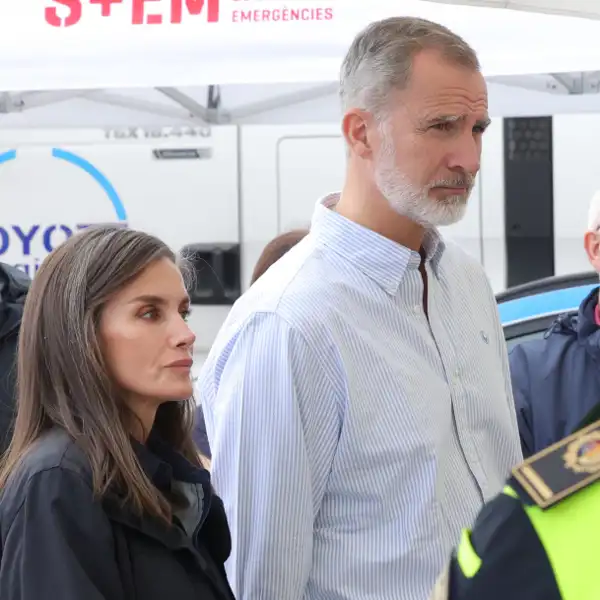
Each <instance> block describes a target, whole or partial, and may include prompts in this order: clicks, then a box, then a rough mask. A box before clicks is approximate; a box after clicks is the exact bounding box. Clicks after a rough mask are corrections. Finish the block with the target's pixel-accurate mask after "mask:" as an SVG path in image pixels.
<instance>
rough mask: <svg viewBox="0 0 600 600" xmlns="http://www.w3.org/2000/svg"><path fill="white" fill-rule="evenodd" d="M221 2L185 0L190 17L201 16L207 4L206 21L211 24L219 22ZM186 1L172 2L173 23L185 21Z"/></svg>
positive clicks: (215, 0) (216, 0)
mask: <svg viewBox="0 0 600 600" xmlns="http://www.w3.org/2000/svg"><path fill="white" fill-rule="evenodd" d="M219 1H220V0H185V6H186V8H187V11H188V13H190V15H199V14H200V13H201V12H202V9H203V8H204V5H205V4H206V13H207V14H206V19H207V21H208V22H209V23H216V22H217V21H218V20H219ZM183 4H184V0H171V23H181V21H182V19H183Z"/></svg>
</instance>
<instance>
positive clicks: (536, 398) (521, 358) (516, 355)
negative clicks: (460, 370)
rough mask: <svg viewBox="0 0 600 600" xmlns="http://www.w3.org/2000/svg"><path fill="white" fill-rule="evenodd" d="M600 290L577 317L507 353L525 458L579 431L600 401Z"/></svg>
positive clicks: (561, 319)
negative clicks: (598, 313) (599, 313)
mask: <svg viewBox="0 0 600 600" xmlns="http://www.w3.org/2000/svg"><path fill="white" fill-rule="evenodd" d="M597 304H598V289H596V290H594V291H593V292H592V293H591V294H589V296H588V297H587V298H586V299H585V300H584V301H583V302H582V303H581V306H580V307H579V313H578V315H576V316H571V317H569V316H568V315H567V316H562V317H559V318H558V319H557V320H556V321H555V323H554V324H553V326H552V327H551V328H550V329H549V330H548V331H547V332H546V334H545V336H544V338H543V339H540V340H533V341H530V342H525V343H523V344H521V345H518V346H515V347H514V348H513V349H512V350H511V352H510V355H509V359H510V370H511V377H512V386H513V393H514V397H515V404H516V410H517V420H518V423H519V433H520V436H521V446H522V448H523V455H524V457H525V458H527V457H529V456H532V455H533V454H535V453H537V452H539V451H540V450H543V449H544V448H546V447H548V446H550V445H551V444H553V443H555V442H558V441H559V440H561V439H562V438H564V437H565V436H567V435H569V434H570V433H572V432H573V431H575V430H576V429H577V426H578V425H579V423H580V422H581V420H582V419H583V418H584V417H585V415H586V414H587V413H588V412H589V411H590V410H591V409H592V408H593V407H594V406H595V405H596V404H597V403H598V400H599V399H600V328H599V327H598V325H597V324H596V320H595V316H594V311H595V308H596V305H597Z"/></svg>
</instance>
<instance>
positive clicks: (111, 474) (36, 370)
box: [0, 226, 233, 600]
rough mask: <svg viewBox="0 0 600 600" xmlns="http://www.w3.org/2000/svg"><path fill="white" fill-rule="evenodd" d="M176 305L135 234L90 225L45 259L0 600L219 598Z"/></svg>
mask: <svg viewBox="0 0 600 600" xmlns="http://www.w3.org/2000/svg"><path fill="white" fill-rule="evenodd" d="M188 309H189V298H188V295H187V293H186V288H185V286H184V282H183V278H182V274H181V271H180V270H179V267H178V266H177V265H176V262H175V256H174V255H173V253H172V252H171V250H170V249H169V248H168V247H167V246H166V245H165V244H164V243H163V242H161V241H160V240H158V239H156V238H154V237H152V236H149V235H147V234H145V233H141V232H136V231H132V230H129V229H123V228H121V227H118V226H112V227H99V228H90V229H88V230H86V231H85V232H84V233H81V234H78V235H76V236H73V237H72V238H70V239H69V240H67V241H66V242H65V243H63V244H62V245H61V246H59V247H58V248H57V249H56V250H55V251H54V252H52V253H51V254H50V255H49V257H48V258H46V260H45V261H44V262H43V264H42V266H41V267H40V269H39V271H38V272H37V274H36V277H35V279H34V281H33V283H32V285H31V289H30V291H29V294H28V296H27V300H26V302H25V310H24V314H23V322H22V325H21V331H20V337H19V351H18V371H17V382H18V403H17V417H16V423H15V429H14V435H13V438H12V441H11V444H10V447H9V450H8V452H7V453H6V455H5V456H4V457H3V460H2V463H1V464H0V490H1V492H0V542H1V551H0V598H2V600H46V599H47V600H51V599H52V600H54V599H57V598H60V599H61V600H81V599H82V598H90V599H92V598H94V599H98V600H100V599H107V600H108V599H110V600H130V599H132V598H140V599H141V598H143V599H144V600H153V599H156V600H159V599H160V600H164V599H165V598H176V599H177V600H198V599H199V598H201V599H202V600H211V599H213V600H214V599H218V600H233V597H232V595H231V590H230V588H229V585H228V583H227V580H226V577H225V574H224V570H223V563H224V562H225V560H226V559H227V556H228V554H229V552H230V544H231V540H230V535H229V529H228V526H227V521H226V517H225V514H224V511H223V505H222V503H221V501H220V500H219V499H218V498H217V496H215V494H214V492H213V490H212V487H211V484H210V476H209V474H208V472H207V471H205V470H204V469H203V468H202V467H201V466H200V459H199V456H198V454H197V450H196V448H195V446H194V443H193V441H192V436H191V425H192V417H193V408H194V407H193V400H191V397H192V382H191V375H190V369H191V366H192V349H193V344H194V340H195V336H194V334H193V332H192V331H191V330H190V329H189V327H188V325H187V324H186V318H187V314H188Z"/></svg>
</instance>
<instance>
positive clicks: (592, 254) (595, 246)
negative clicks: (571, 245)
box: [583, 231, 600, 273]
mask: <svg viewBox="0 0 600 600" xmlns="http://www.w3.org/2000/svg"><path fill="white" fill-rule="evenodd" d="M583 247H584V248H585V252H586V254H587V255H588V260H589V261H590V264H591V265H592V267H593V269H594V270H595V271H596V272H598V273H600V233H598V232H595V231H586V233H585V235H584V236H583Z"/></svg>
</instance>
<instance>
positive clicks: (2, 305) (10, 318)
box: [0, 263, 31, 455]
mask: <svg viewBox="0 0 600 600" xmlns="http://www.w3.org/2000/svg"><path fill="white" fill-rule="evenodd" d="M30 284H31V280H30V278H29V277H28V276H27V275H26V274H25V273H24V272H23V271H21V270H20V269H17V268H16V267H11V266H10V265H7V264H5V263H0V455H2V454H3V453H4V452H5V451H6V449H7V448H8V444H9V442H10V438H11V435H12V428H13V421H14V416H15V403H16V401H15V397H16V391H15V374H16V358H17V338H18V335H19V328H20V326H21V317H22V316H23V304H24V303H25V298H26V296H27V292H28V290H29V285H30Z"/></svg>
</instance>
